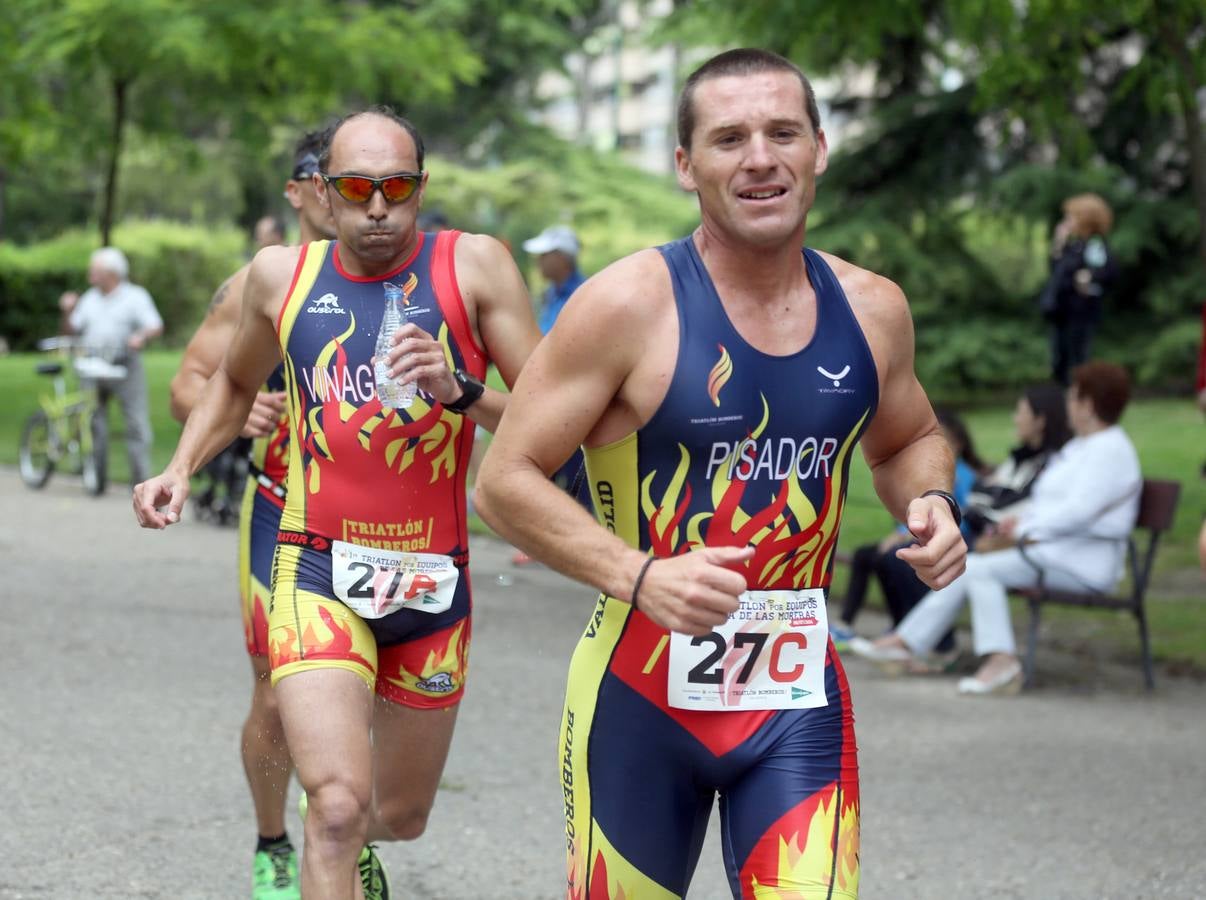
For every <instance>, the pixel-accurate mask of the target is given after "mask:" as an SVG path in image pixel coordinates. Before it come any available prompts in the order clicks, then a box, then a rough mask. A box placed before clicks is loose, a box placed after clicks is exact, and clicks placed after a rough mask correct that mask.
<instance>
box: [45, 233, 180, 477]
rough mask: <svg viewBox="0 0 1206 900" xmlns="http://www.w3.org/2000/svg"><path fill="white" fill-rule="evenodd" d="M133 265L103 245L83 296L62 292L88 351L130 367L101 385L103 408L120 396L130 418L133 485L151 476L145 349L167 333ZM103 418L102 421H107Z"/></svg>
mask: <svg viewBox="0 0 1206 900" xmlns="http://www.w3.org/2000/svg"><path fill="white" fill-rule="evenodd" d="M129 273H130V264H129V262H127V260H126V255H125V254H124V253H122V252H121V251H120V250H118V249H117V248H116V247H102V248H100V249H99V250H96V251H94V252H93V254H92V258H91V259H90V260H89V262H88V283H89V284H90V285H92V287H90V288H89V289H88V290H86V291H85V292H84V294H83V296H78V295H77V294H75V293H74V292H70V291H69V292H68V293H65V294H63V296H62V298H60V300H59V307H60V308H61V309H62V311H63V315H64V321H65V322H66V325H67V328H68V329H69V330H70V331H71V332H73V333H75V334H78V335H79V336H80V343H81V344H83V345H84V347H86V348H87V349H88V350H89V351H91V352H95V353H98V354H101V355H103V356H104V357H105V358H106V359H108V360H110V361H111V362H116V363H120V364H121V365H123V366H125V367H126V376H125V377H124V378H122V379H118V380H106V381H103V382H100V383H99V384H98V385H97V388H98V394H99V400H100V404H101V407H102V408H106V407H107V406H108V402H109V398H110V397H111V396H113V395H114V394H116V395H117V399H118V401H119V402H120V403H121V411H122V417H123V418H124V419H125V422H126V453H127V454H128V455H129V459H130V483H131V484H138V483H139V482H140V481H145V480H146V479H147V478H148V477H149V476H150V474H151V415H150V410H149V409H148V406H147V379H146V374H145V373H144V371H143V368H142V356H141V350H142V348H143V347H144V346H145V345H146V342H147V341H148V340H150V339H151V338H153V337H155V336H157V335H159V334H162V333H163V319H162V318H160V316H159V310H157V309H156V308H155V301H154V300H152V299H151V295H150V294H149V293H147V290H146V288H144V287H141V286H139V285H137V284H133V283H131V282H130V281H129V280H128V276H129ZM103 418H104V417H102V421H103Z"/></svg>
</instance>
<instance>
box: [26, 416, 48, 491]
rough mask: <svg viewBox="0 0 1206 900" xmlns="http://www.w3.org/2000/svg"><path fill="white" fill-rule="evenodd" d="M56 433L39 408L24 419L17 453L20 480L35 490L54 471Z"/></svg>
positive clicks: (43, 483)
mask: <svg viewBox="0 0 1206 900" xmlns="http://www.w3.org/2000/svg"><path fill="white" fill-rule="evenodd" d="M56 444H57V440H56V434H55V431H54V427H53V426H52V425H51V424H50V419H48V418H47V417H46V413H44V412H42V411H41V410H39V411H38V412H36V413H34V414H33V415H32V416H30V417H29V418H28V419H26V420H25V427H24V428H22V429H21V448H20V454H19V460H20V469H21V480H22V481H24V482H25V483H26V484H27V485H28V486H29V487H31V488H34V489H35V490H37V489H38V488H41V487H45V486H46V482H47V481H49V480H50V475H51V473H52V472H54V460H55V456H56V455H57V453H56V450H57V448H56Z"/></svg>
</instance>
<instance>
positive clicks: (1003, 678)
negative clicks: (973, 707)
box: [959, 662, 1022, 695]
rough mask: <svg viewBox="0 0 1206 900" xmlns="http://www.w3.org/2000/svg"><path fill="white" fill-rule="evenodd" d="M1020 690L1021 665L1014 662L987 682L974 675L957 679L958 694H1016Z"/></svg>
mask: <svg viewBox="0 0 1206 900" xmlns="http://www.w3.org/2000/svg"><path fill="white" fill-rule="evenodd" d="M1021 689H1022V664H1021V663H1020V662H1015V663H1014V664H1013V665H1012V666H1010V667H1009V668H1007V669H1003V670H1001V672H1000V673H998V674H997V675H995V676H994V677H993V678H991V679H989V680H988V681H983V680H981V679H979V678H977V677H975V676H974V675H970V676H968V677H967V678H960V679H959V693H960V694H976V695H985V694H1016V693H1018V692H1019V691H1020V690H1021Z"/></svg>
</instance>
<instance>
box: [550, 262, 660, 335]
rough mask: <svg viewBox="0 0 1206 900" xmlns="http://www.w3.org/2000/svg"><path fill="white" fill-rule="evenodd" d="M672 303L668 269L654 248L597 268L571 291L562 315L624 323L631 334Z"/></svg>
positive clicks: (607, 323) (654, 318)
mask: <svg viewBox="0 0 1206 900" xmlns="http://www.w3.org/2000/svg"><path fill="white" fill-rule="evenodd" d="M673 303H674V291H673V288H672V287H671V285H670V270H669V269H668V268H666V263H665V261H664V260H663V259H662V255H661V254H660V253H659V252H658V251H657V250H654V249H649V250H638V251H637V252H636V253H632V254H630V255H628V256H625V257H623V258H621V259H618V260H616V261H615V262H613V263H612V264H611V265H609V266H607V267H606V268H604V269H602V270H600V271H599V272H597V273H596V274H595V275H592V276H591V277H590V278H588V279H587V280H586V282H585V283H584V284H583V285H582V287H580V288H578V290H577V291H575V292H574V295H573V297H571V298H570V301H569V303H567V304H566V307H565V310H564V311H563V312H562V313H561V315H562V316H570V317H571V318H573V317H576V316H590V317H592V318H593V319H595V320H596V321H597V322H599V323H600V325H603V326H605V327H606V326H608V325H621V324H622V325H623V328H624V330H625V331H626V332H627V333H628V334H629V335H632V334H633V333H639V332H638V331H635V329H639V328H641V327H643V326H645V325H648V324H649V323H651V322H653V321H655V320H656V319H657V318H658V316H659V315H661V314H663V313H664V312H665V310H666V309H667V308H669V307H671V306H673Z"/></svg>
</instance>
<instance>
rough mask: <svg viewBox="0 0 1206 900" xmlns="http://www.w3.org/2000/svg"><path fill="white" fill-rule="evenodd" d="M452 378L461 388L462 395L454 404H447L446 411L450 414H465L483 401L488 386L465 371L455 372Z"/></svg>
mask: <svg viewBox="0 0 1206 900" xmlns="http://www.w3.org/2000/svg"><path fill="white" fill-rule="evenodd" d="M452 377H453V378H455V379H456V383H457V384H459V385H460V386H461V391H462V393H461V396H459V397H458V398H457V399H456V400H455V401H454V402H452V403H445V404H444V409H446V410H448V411H449V412H454V413H463V412H465V410H467V409H468V408H469V407H471V406H472V405H473V404H474V403H476V402H477V401H478V400H480V399H481V397H482V394H484V393H485V392H486V386H485V385H484V384H482V383H481V382H480V381H478V380H477V379H476V378H474V377H473V376H472V375H470V374H469V373H468V372H466V371H464V370H463V369H456V370H454V371H453V373H452Z"/></svg>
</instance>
